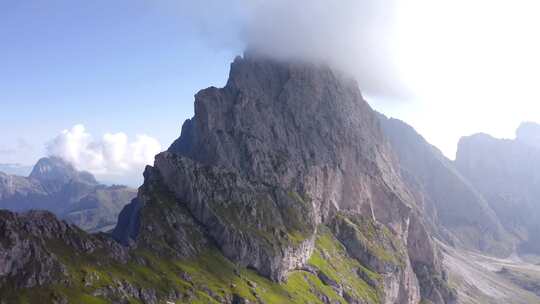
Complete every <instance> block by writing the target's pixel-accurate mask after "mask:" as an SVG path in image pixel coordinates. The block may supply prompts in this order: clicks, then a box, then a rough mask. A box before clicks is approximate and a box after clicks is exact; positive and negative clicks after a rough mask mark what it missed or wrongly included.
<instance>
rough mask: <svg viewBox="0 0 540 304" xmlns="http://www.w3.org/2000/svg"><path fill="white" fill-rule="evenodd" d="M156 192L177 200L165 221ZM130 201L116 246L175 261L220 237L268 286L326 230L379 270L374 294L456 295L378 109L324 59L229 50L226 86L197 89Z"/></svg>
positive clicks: (407, 297) (227, 252)
mask: <svg viewBox="0 0 540 304" xmlns="http://www.w3.org/2000/svg"><path fill="white" fill-rule="evenodd" d="M156 189H162V190H159V191H164V192H165V193H168V196H169V197H170V202H169V203H170V205H168V206H169V207H168V208H172V210H170V211H168V213H167V214H168V216H167V220H166V221H162V222H160V223H156V220H155V218H154V219H152V218H149V215H150V214H152V213H153V212H156V208H157V206H159V205H160V204H162V202H160V200H159V199H155V192H156V191H158V190H156ZM126 210H131V212H128V211H126V212H123V213H122V215H121V217H120V219H119V222H122V223H125V224H126V225H125V226H124V227H120V226H118V227H117V229H116V230H115V232H114V235H115V236H116V237H117V238H118V239H120V240H122V241H123V242H124V243H130V242H135V243H136V244H137V243H138V244H141V243H142V244H145V246H150V247H158V248H161V251H163V250H164V248H165V249H166V250H167V251H170V252H171V253H172V254H173V255H176V256H178V257H186V256H188V257H189V256H197V254H199V252H200V248H199V247H201V246H202V247H204V244H205V242H209V243H215V244H216V245H217V247H218V249H219V251H220V252H221V253H222V254H223V255H224V256H225V257H227V258H228V259H230V260H232V261H234V262H235V263H237V264H239V265H242V266H245V267H248V268H251V269H255V270H256V271H257V272H258V273H259V274H260V275H262V276H264V277H268V278H270V279H271V280H273V281H276V282H282V281H285V280H286V279H287V277H288V276H290V275H291V273H294V271H295V270H298V269H304V268H306V267H307V266H308V265H309V260H310V258H311V257H313V254H314V252H315V251H316V240H317V238H318V236H319V234H320V231H321V230H324V231H328V233H330V235H331V237H332V238H333V239H336V240H338V242H339V243H341V244H342V245H343V246H344V248H345V249H346V252H347V256H348V257H349V258H351V259H353V260H356V261H358V262H359V263H360V264H361V265H363V266H364V267H366V268H367V269H369V270H370V271H373V272H375V273H377V274H378V275H379V276H381V282H380V283H379V284H375V285H378V286H379V288H381V290H382V292H381V294H380V296H379V300H380V301H381V302H383V303H417V302H419V301H420V298H421V296H422V297H423V298H424V299H425V300H431V301H433V302H434V303H445V302H451V301H453V294H452V292H451V291H450V290H449V289H448V287H447V286H446V285H445V279H444V274H443V273H442V270H441V265H440V260H439V256H438V250H437V248H436V246H435V245H434V243H433V242H432V241H431V238H430V236H429V234H428V233H427V231H426V229H425V227H424V224H423V222H422V220H421V218H420V216H419V215H420V213H419V210H418V208H417V206H416V203H415V200H414V198H413V196H412V195H411V193H409V191H408V190H407V188H406V185H405V184H404V183H403V182H402V180H401V177H400V174H399V172H398V171H397V170H396V163H395V159H394V156H393V154H392V152H391V150H390V147H389V145H388V143H387V142H386V140H385V138H384V136H383V133H382V131H381V129H380V126H379V122H378V119H377V117H376V116H375V113H374V112H373V111H372V110H371V109H370V107H369V106H368V105H367V103H366V102H365V101H364V100H363V98H362V96H361V94H360V92H359V91H358V88H357V85H356V83H354V82H353V81H352V80H350V79H348V78H346V77H344V76H343V75H340V74H339V73H336V72H334V71H332V70H330V69H328V68H325V67H320V66H314V65H309V64H293V63H284V62H276V61H273V60H269V59H264V58H260V57H257V55H249V54H248V55H246V56H245V57H244V58H237V59H236V60H235V61H234V63H233V64H232V66H231V73H230V78H229V81H228V83H227V85H226V86H225V87H224V88H223V89H217V88H209V89H206V90H203V91H201V92H199V93H198V94H197V95H196V97H195V116H194V117H193V118H192V119H191V120H188V121H186V122H185V123H184V126H183V127H182V134H181V136H180V138H179V139H178V140H177V141H175V142H174V143H173V144H172V145H171V147H170V148H169V150H168V151H167V152H164V153H161V154H159V155H158V156H156V161H155V165H154V167H148V168H147V170H146V172H145V186H143V187H142V188H141V190H140V193H139V196H138V198H137V200H136V201H134V202H133V203H132V205H130V206H129V207H128V208H127V209H126ZM159 212H162V211H159ZM175 214H176V215H175ZM163 216H166V215H165V214H163ZM186 222H193V225H194V226H195V227H199V228H198V229H199V230H200V231H204V232H205V234H206V238H205V240H204V241H203V242H202V243H197V242H195V243H194V242H193V241H192V240H191V239H190V233H189V231H190V230H192V229H193V228H189V229H188V228H186V227H183V226H182V225H181V223H186ZM190 226H192V225H191V224H190ZM125 227H128V228H129V229H125ZM130 238H131V240H130ZM158 240H159V241H158ZM201 244H202V245H201ZM199 245H201V246H199ZM317 271H322V270H321V269H318V270H317ZM322 273H323V275H325V273H324V272H322ZM334 283H335V285H336V286H339V288H341V289H342V290H346V289H348V288H349V289H350V286H347V285H346V282H345V284H343V285H342V284H341V283H340V282H334ZM342 294H343V293H342ZM348 295H349V298H351V299H352V300H351V301H353V302H354V301H356V302H359V303H362V301H366V299H362V298H356V297H354V296H351V294H348ZM349 302H350V301H349ZM353 302H351V303H353ZM356 302H354V303H356ZM370 303H371V302H370Z"/></svg>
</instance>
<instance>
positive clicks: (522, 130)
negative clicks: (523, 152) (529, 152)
mask: <svg viewBox="0 0 540 304" xmlns="http://www.w3.org/2000/svg"><path fill="white" fill-rule="evenodd" d="M516 140H517V141H520V142H523V143H526V144H528V145H531V146H534V147H537V148H540V124H537V123H535V122H523V123H521V125H520V126H519V128H518V129H517V131H516Z"/></svg>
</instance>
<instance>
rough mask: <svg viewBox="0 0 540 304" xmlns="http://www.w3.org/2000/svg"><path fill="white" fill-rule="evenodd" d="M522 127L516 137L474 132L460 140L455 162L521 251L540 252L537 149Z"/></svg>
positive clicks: (539, 161)
mask: <svg viewBox="0 0 540 304" xmlns="http://www.w3.org/2000/svg"><path fill="white" fill-rule="evenodd" d="M527 128H528V127H524V126H522V127H521V128H520V131H519V132H518V138H519V139H518V140H506V139H496V138H493V137H491V136H489V135H486V134H476V135H473V136H470V137H464V138H462V139H461V140H460V143H459V147H458V153H457V157H456V165H457V167H458V168H459V170H460V172H461V173H462V174H463V175H464V176H466V177H467V178H468V179H469V180H470V181H471V183H472V184H473V185H474V186H475V187H476V189H478V191H480V192H481V193H482V194H483V196H484V197H485V198H486V200H487V201H488V203H489V204H490V206H491V207H492V208H493V210H495V212H496V214H497V216H498V217H499V218H500V220H501V222H502V223H503V225H504V226H505V228H506V229H507V230H508V231H510V232H511V233H512V234H513V235H514V236H515V237H516V238H517V239H518V240H519V242H520V245H519V248H518V249H519V250H520V251H521V252H522V253H534V254H540V245H539V244H540V238H539V236H540V233H539V232H540V149H538V148H537V147H536V146H535V145H532V144H531V142H530V138H531V136H529V137H527V136H525V135H524V134H529V135H531V134H533V133H534V132H530V131H526V129H527Z"/></svg>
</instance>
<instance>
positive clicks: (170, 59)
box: [0, 0, 540, 180]
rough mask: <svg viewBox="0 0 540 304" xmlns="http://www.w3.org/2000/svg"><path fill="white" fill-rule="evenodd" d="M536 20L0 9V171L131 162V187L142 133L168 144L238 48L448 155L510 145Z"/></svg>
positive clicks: (6, 4) (431, 14)
mask: <svg viewBox="0 0 540 304" xmlns="http://www.w3.org/2000/svg"><path fill="white" fill-rule="evenodd" d="M538 11H540V4H538V3H537V2H535V1H529V0H516V1H499V2H493V1H489V0H455V1H447V0H429V1H428V0H409V1H399V0H391V1H384V2H381V1H378V0H342V1H340V2H339V3H338V2H335V1H330V0H298V1H294V2H293V1H290V0H272V1H251V0H230V1H221V0H198V1H189V0H180V1H179V0H161V1H151V0H132V1H127V0H117V1H106V0H93V1H72V0H71V1H68V0H48V1H38V0H28V1H9V0H4V1H1V0H0V131H1V134H2V135H1V137H0V163H15V162H19V163H23V164H32V163H33V162H35V161H36V160H37V159H38V158H39V157H42V156H44V155H45V154H46V153H50V152H51V151H55V154H58V155H60V156H62V157H64V158H67V159H69V160H71V161H73V162H74V163H76V164H78V165H79V167H82V169H88V170H90V171H92V172H97V173H100V172H101V173H103V172H107V173H115V174H117V172H116V171H115V170H117V169H118V168H120V169H122V168H131V169H133V167H136V168H138V169H136V170H130V171H129V170H128V171H129V172H128V171H125V172H123V174H124V175H133V174H134V175H136V176H137V177H138V179H139V180H140V173H141V171H142V167H141V166H142V163H144V162H146V163H149V162H151V157H149V158H150V160H148V155H153V154H152V153H153V151H155V150H156V146H159V145H156V142H155V141H153V139H157V141H159V143H161V147H160V149H165V148H167V146H168V145H169V144H170V143H171V142H172V141H173V140H174V139H175V138H177V137H178V136H179V133H180V128H181V124H182V123H183V121H184V120H185V119H186V118H189V117H191V116H192V114H193V95H194V94H195V93H196V92H197V91H199V90H200V89H203V88H206V87H208V86H222V85H223V84H224V83H225V81H226V78H227V75H228V69H229V63H230V62H231V61H232V60H233V58H234V57H235V56H236V55H238V54H241V53H242V50H243V49H244V45H245V41H249V43H250V44H252V45H256V46H258V47H259V48H260V49H263V50H265V51H266V52H268V53H270V54H272V55H277V56H285V57H289V58H290V57H301V58H303V59H304V58H308V59H314V60H319V59H321V58H322V59H324V60H326V61H327V62H329V63H331V64H335V65H336V66H337V67H338V68H340V67H341V68H344V69H348V70H349V72H350V73H352V75H353V76H355V77H357V79H358V81H359V86H360V89H361V90H362V91H363V93H364V95H365V96H368V97H369V98H368V102H370V104H371V105H372V106H373V107H374V108H375V109H377V110H379V111H381V112H383V113H385V114H387V115H389V116H393V117H397V118H400V119H403V120H404V121H406V122H407V123H409V124H411V125H412V126H413V127H414V128H415V129H416V130H417V131H419V133H421V134H422V135H423V136H424V137H425V138H426V139H427V140H428V141H429V142H430V143H432V144H434V145H435V146H437V147H439V148H440V149H441V150H442V151H443V153H445V155H446V156H448V157H449V158H453V157H454V155H455V151H456V146H457V142H458V140H459V138H460V137H461V136H465V135H470V134H473V133H476V132H486V133H489V134H492V135H494V136H497V137H505V138H512V137H513V136H514V131H515V129H516V128H517V126H518V125H519V123H520V122H521V121H540V103H539V102H538V101H539V100H540V91H539V90H538V88H537V87H538V85H537V83H538V77H537V74H538V71H539V70H540V59H539V58H540V57H539V56H538V53H540V38H539V37H540V35H538V28H540V18H538V13H537V12H538ZM456 20H459V23H456ZM402 90H403V92H407V94H401V93H399V92H402ZM389 92H390V94H387V93H389ZM394 92H396V93H394ZM378 94H379V95H378ZM383 95H384V96H383ZM387 95H388V96H387ZM83 125H84V126H83ZM63 130H66V131H63ZM140 134H144V135H146V137H137V135H140ZM90 135H91V136H90ZM126 138H128V139H126ZM51 142H54V143H55V146H54V147H53V148H50V147H49V148H48V149H45V145H46V144H47V143H51ZM110 150H112V151H115V153H112V154H111V153H109V154H111V155H112V156H111V155H108V156H107V155H105V154H106V153H105V152H107V151H110ZM132 150H133V151H135V152H137V153H131V154H130V153H127V152H126V151H128V152H129V151H132ZM107 153H108V152H107ZM119 154H122V155H124V156H122V157H123V158H122V157H120V158H119V157H117V156H118V155H119ZM96 155H98V156H103V155H105V156H107V157H109V158H108V161H105V162H98V161H96V159H99V157H97V158H96V157H95V156H96ZM141 155H142V156H144V157H142V156H141ZM141 159H145V161H141ZM96 163H97V164H96ZM89 164H91V165H92V166H90V165H89ZM85 166H86V167H85ZM113 169H114V170H113ZM113 171H115V172H113ZM113 175H114V174H113ZM104 178H106V179H108V180H119V179H118V178H116V177H115V176H104Z"/></svg>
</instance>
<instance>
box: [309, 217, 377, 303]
mask: <svg viewBox="0 0 540 304" xmlns="http://www.w3.org/2000/svg"><path fill="white" fill-rule="evenodd" d="M319 230H320V231H319V234H318V236H317V240H316V248H315V251H314V252H313V254H312V255H311V258H310V259H309V261H308V264H309V265H311V266H314V267H315V268H317V269H318V270H319V271H321V272H322V273H324V274H325V275H326V276H327V277H328V278H330V279H331V280H333V281H335V282H337V283H338V284H340V285H341V286H343V288H344V290H345V291H346V292H348V293H349V294H350V295H352V296H354V297H356V298H361V299H363V300H365V301H368V302H369V303H378V302H379V294H380V290H378V289H377V287H376V286H370V285H369V284H368V282H366V281H364V280H363V279H362V278H361V277H360V275H359V272H362V273H365V274H366V276H367V277H369V279H370V281H371V282H377V283H378V284H379V286H382V282H381V276H380V275H379V274H377V273H375V272H373V271H370V270H368V269H367V268H366V267H364V266H363V265H361V264H360V263H359V262H358V260H356V259H353V258H351V257H350V256H349V255H348V254H347V252H346V249H345V247H343V245H342V244H341V243H340V242H339V241H338V240H337V239H336V238H335V237H334V236H333V235H332V233H331V232H330V230H329V229H328V228H327V227H325V226H322V227H320V228H319Z"/></svg>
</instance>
